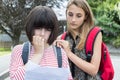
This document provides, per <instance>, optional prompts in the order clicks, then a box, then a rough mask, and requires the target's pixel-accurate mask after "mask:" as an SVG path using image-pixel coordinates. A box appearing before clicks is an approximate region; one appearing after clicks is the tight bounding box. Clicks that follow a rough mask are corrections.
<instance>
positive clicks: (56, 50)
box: [22, 41, 62, 67]
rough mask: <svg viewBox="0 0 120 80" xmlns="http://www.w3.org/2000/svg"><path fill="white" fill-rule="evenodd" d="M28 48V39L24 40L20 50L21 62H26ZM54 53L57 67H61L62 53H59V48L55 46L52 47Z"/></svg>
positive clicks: (29, 45) (29, 46) (28, 52)
mask: <svg viewBox="0 0 120 80" xmlns="http://www.w3.org/2000/svg"><path fill="white" fill-rule="evenodd" d="M30 48H31V44H30V42H29V41H27V42H25V43H24V44H23V50H22V59H23V63H24V64H26V63H27V62H28V57H29V54H30ZM53 49H54V51H55V54H56V56H57V61H58V67H62V54H61V48H60V47H57V46H55V47H54V48H53Z"/></svg>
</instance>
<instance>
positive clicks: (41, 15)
mask: <svg viewBox="0 0 120 80" xmlns="http://www.w3.org/2000/svg"><path fill="white" fill-rule="evenodd" d="M40 28H45V29H49V30H51V34H50V36H49V38H48V41H47V42H48V44H49V45H51V44H52V43H53V41H54V40H55V39H56V38H57V36H58V19H57V17H56V14H55V13H54V11H53V10H52V9H51V8H49V7H46V6H36V7H35V8H33V9H32V10H31V11H30V13H29V14H28V16H27V18H26V24H25V29H26V34H27V37H28V39H29V41H30V42H31V43H32V39H33V35H34V29H40Z"/></svg>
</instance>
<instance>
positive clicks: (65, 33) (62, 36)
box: [61, 32, 67, 40]
mask: <svg viewBox="0 0 120 80" xmlns="http://www.w3.org/2000/svg"><path fill="white" fill-rule="evenodd" d="M66 35H67V32H64V33H63V34H62V35H61V39H62V40H65V37H66Z"/></svg>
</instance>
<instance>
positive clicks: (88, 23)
mask: <svg viewBox="0 0 120 80" xmlns="http://www.w3.org/2000/svg"><path fill="white" fill-rule="evenodd" d="M73 4H74V5H76V6H77V7H80V8H82V9H83V10H84V12H85V16H86V19H85V21H84V23H83V25H82V26H80V32H81V33H80V41H79V44H78V45H77V48H78V49H79V50H81V49H83V48H84V44H85V40H86V37H87V34H88V32H89V30H90V29H91V28H92V27H93V26H94V17H93V13H92V11H91V9H90V6H89V4H88V3H87V1H86V0H70V1H69V2H68V4H67V9H66V14H67V10H68V8H69V7H70V6H71V5H73ZM67 28H68V31H69V32H70V33H72V32H71V31H72V30H70V29H69V27H67Z"/></svg>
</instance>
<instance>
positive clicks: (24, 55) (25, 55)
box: [22, 41, 31, 64]
mask: <svg viewBox="0 0 120 80" xmlns="http://www.w3.org/2000/svg"><path fill="white" fill-rule="evenodd" d="M30 48H31V44H30V42H29V41H27V42H24V44H23V50H22V59H23V63H24V64H26V63H27V62H28V57H29V53H30Z"/></svg>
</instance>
